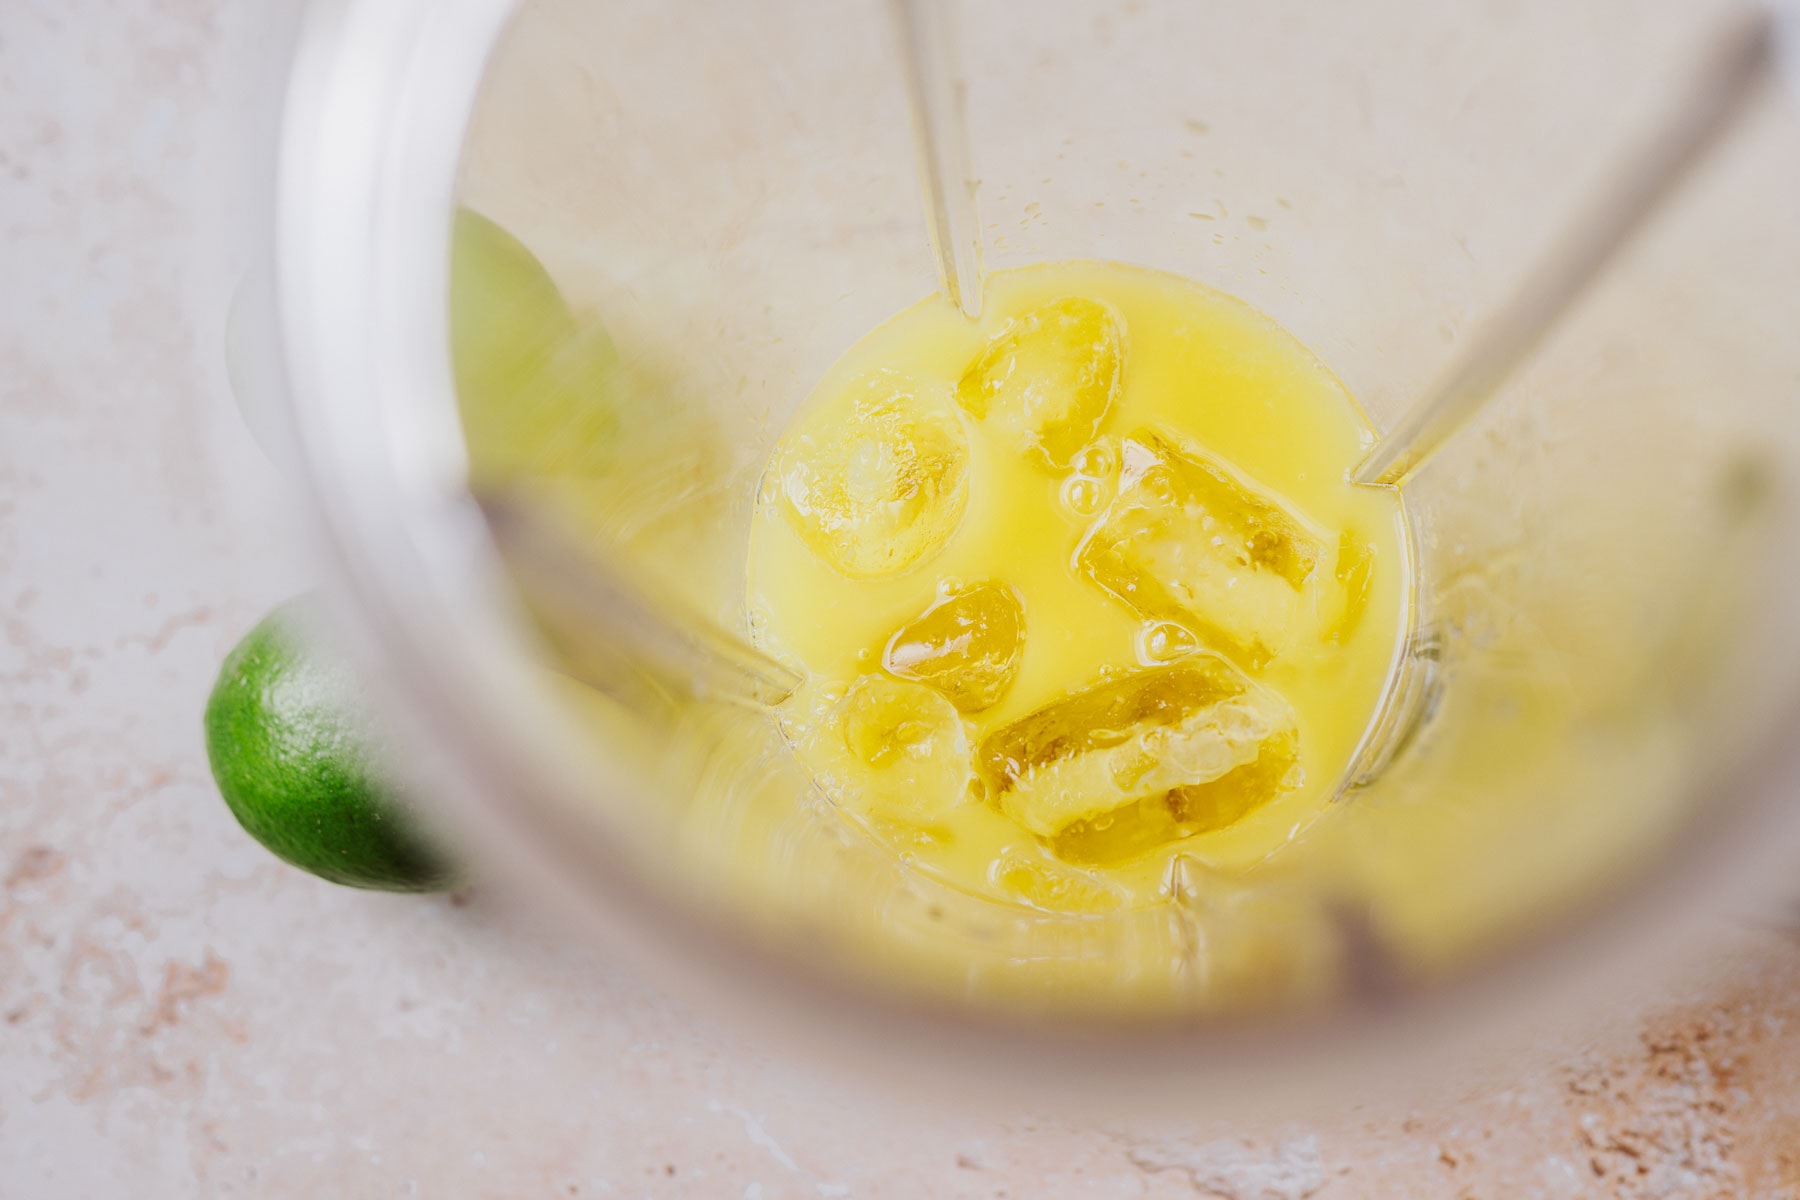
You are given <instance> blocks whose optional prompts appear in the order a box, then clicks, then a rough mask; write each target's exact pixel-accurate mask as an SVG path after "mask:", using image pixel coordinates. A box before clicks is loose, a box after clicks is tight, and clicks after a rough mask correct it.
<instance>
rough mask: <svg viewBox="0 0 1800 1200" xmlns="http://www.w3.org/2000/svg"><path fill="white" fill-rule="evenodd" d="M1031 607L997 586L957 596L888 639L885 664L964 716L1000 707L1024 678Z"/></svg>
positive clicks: (978, 587)
mask: <svg viewBox="0 0 1800 1200" xmlns="http://www.w3.org/2000/svg"><path fill="white" fill-rule="evenodd" d="M1024 649H1025V608H1024V605H1022V604H1021V603H1020V602H1019V595H1018V593H1017V592H1015V591H1013V589H1012V588H1010V587H1008V586H1007V585H1006V584H1004V583H995V582H992V581H989V582H986V583H978V584H975V585H974V586H973V587H967V588H960V589H957V590H954V591H951V592H950V593H949V594H948V595H946V596H945V597H944V598H943V599H941V600H939V601H938V602H937V603H935V604H933V605H932V606H931V607H929V608H927V609H926V610H925V611H924V612H922V613H920V614H919V615H918V616H916V617H914V618H913V619H912V620H910V621H908V622H907V623H906V624H904V625H902V626H901V627H900V628H899V629H898V630H897V631H895V633H894V636H893V637H891V638H889V639H888V643H887V648H886V650H884V651H883V652H882V656H881V665H882V666H884V667H886V668H887V670H888V672H889V673H890V674H892V675H895V676H898V677H899V678H901V679H911V680H914V681H916V682H918V683H923V684H926V685H928V686H930V687H933V688H936V689H937V690H938V691H940V692H942V693H943V694H944V695H945V696H948V697H949V698H950V702H951V703H952V704H954V705H956V707H957V708H959V709H961V710H962V711H963V712H966V713H972V712H980V711H981V710H982V709H984V708H991V707H992V706H993V705H995V704H997V703H999V701H1000V698H1001V697H1002V696H1004V695H1006V689H1008V688H1010V687H1011V686H1012V682H1013V680H1014V679H1015V678H1017V677H1018V674H1019V656H1020V655H1021V653H1023V651H1024Z"/></svg>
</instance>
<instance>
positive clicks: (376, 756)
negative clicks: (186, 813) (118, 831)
mask: <svg viewBox="0 0 1800 1200" xmlns="http://www.w3.org/2000/svg"><path fill="white" fill-rule="evenodd" d="M313 607H314V605H313V602H312V601H310V600H307V599H304V598H303V599H300V600H295V601H290V602H289V603H287V604H284V605H282V606H281V607H280V608H278V609H276V610H275V611H274V612H272V613H270V614H269V616H268V617H266V618H264V620H263V622H262V623H261V624H260V625H258V626H257V627H256V628H255V629H252V630H251V631H250V633H249V634H248V635H246V636H245V638H244V640H243V641H241V642H239V643H238V644H237V646H236V647H235V648H234V649H233V650H232V652H231V653H230V655H228V656H227V657H226V659H225V665H224V666H223V667H222V668H220V670H219V679H218V682H217V683H215V684H214V685H213V690H212V696H211V698H210V699H208V701H207V703H206V752H207V757H208V758H209V759H210V760H211V761H212V772H213V778H214V779H215V780H216V781H217V782H218V785H219V791H220V792H221V793H222V794H223V795H224V797H225V803H226V804H227V805H229V806H230V808H231V811H232V814H233V815H234V816H236V817H237V819H238V823H239V824H240V825H242V826H243V827H244V829H245V830H246V831H247V832H248V833H249V834H250V836H251V837H253V838H255V839H256V840H257V841H259V842H261V843H262V844H263V845H264V846H266V847H268V849H270V850H271V851H273V852H274V853H275V854H276V856H277V857H279V858H281V859H283V860H285V861H287V862H289V863H292V864H293V865H294V866H296V867H299V868H300V869H301V870H304V871H310V872H312V873H313V874H314V875H317V876H319V877H320V878H322V879H329V880H330V881H332V882H333V883H342V884H348V885H349V886H351V887H361V888H377V889H380V890H383V891H390V892H429V891H438V890H442V889H446V888H450V887H453V886H455V884H456V882H457V874H456V872H455V870H454V869H453V868H452V867H451V866H450V865H449V864H448V862H447V860H446V859H445V858H444V857H443V856H442V855H441V854H440V853H439V852H438V851H437V850H435V849H434V848H433V847H432V846H431V844H430V843H429V842H428V841H427V840H426V839H425V838H424V837H423V836H422V835H421V834H420V833H419V831H418V829H417V827H416V826H415V824H414V822H413V821H412V819H411V816H410V813H409V812H408V809H407V807H406V805H405V803H404V802H403V801H402V800H400V798H399V797H398V796H397V795H396V794H395V791H394V789H393V786H392V784H391V782H390V781H389V780H388V778H387V776H386V774H385V773H384V771H383V770H382V767H381V761H382V754H381V750H382V748H381V746H380V745H379V743H378V741H377V740H376V738H375V737H374V735H373V732H372V730H373V728H374V726H373V722H372V721H371V718H370V715H369V713H368V710H367V706H366V705H365V703H364V701H363V697H362V694H361V692H360V690H359V688H358V686H357V681H356V678H355V676H354V674H353V673H352V671H351V669H350V666H349V664H348V663H347V662H345V661H344V660H343V658H342V657H341V656H339V655H338V654H336V653H334V652H332V650H331V649H330V647H329V646H328V645H326V644H324V643H323V642H322V641H321V640H320V639H319V638H317V637H316V636H314V634H313V630H314V628H315V626H316V624H317V619H316V616H315V615H314V613H313Z"/></svg>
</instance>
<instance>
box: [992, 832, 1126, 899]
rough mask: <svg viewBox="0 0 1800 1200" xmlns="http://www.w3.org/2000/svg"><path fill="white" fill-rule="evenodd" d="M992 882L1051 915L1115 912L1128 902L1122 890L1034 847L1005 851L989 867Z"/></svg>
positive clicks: (1009, 894) (1011, 848) (1002, 889)
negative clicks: (1049, 912) (1053, 913)
mask: <svg viewBox="0 0 1800 1200" xmlns="http://www.w3.org/2000/svg"><path fill="white" fill-rule="evenodd" d="M988 881H989V882H990V883H992V884H993V885H994V886H995V887H996V888H998V889H999V890H1000V891H1001V892H1002V893H1004V894H1005V895H1008V896H1010V897H1012V898H1013V899H1015V900H1022V901H1024V902H1025V903H1026V904H1029V905H1031V906H1033V907H1034V908H1043V909H1048V910H1049V911H1051V912H1064V913H1103V912H1112V911H1114V910H1115V909H1117V908H1119V907H1121V906H1122V905H1123V904H1124V902H1125V895H1124V893H1123V892H1122V891H1121V889H1119V888H1118V887H1115V886H1114V885H1113V884H1110V883H1108V882H1106V881H1105V880H1103V879H1099V878H1096V877H1095V876H1093V875H1089V874H1088V873H1087V872H1085V871H1079V870H1075V869H1074V868H1072V867H1069V866H1068V865H1066V864H1064V863H1060V862H1058V861H1056V859H1054V858H1052V857H1051V856H1050V855H1048V854H1046V853H1044V851H1043V850H1041V849H1039V848H1038V847H1037V846H1035V845H1030V844H1028V845H1025V846H1008V847H1007V848H1006V849H1005V850H1003V851H1001V852H1000V854H999V855H998V856H997V857H996V858H995V859H994V861H993V863H992V864H991V865H990V866H989V867H988Z"/></svg>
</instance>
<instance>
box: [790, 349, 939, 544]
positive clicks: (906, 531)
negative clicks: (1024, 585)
mask: <svg viewBox="0 0 1800 1200" xmlns="http://www.w3.org/2000/svg"><path fill="white" fill-rule="evenodd" d="M777 471H778V473H779V475H780V479H781V491H782V495H783V497H784V498H785V500H786V502H787V503H786V505H785V508H786V511H787V516H788V519H789V521H790V522H792V524H793V526H794V528H795V529H796V530H798V531H799V533H800V536H801V537H803V538H804V539H805V540H806V543H807V545H808V546H810V547H811V548H812V550H813V552H814V553H816V554H818V555H819V557H821V558H823V559H824V560H825V561H826V562H828V563H830V564H831V565H832V566H833V567H835V568H836V569H837V570H838V571H839V572H841V573H842V574H844V575H846V576H848V577H850V578H851V579H884V578H888V577H890V576H894V575H899V574H901V573H903V572H905V571H908V570H911V569H913V568H914V567H917V566H919V565H920V564H921V563H923V562H924V561H925V560H926V559H928V558H930V557H931V556H932V555H934V554H936V553H937V552H938V551H939V550H941V549H942V548H943V547H944V544H945V543H946V542H948V541H949V540H950V538H951V536H952V535H953V534H954V533H955V532H956V528H957V525H958V524H959V523H960V522H961V521H962V516H963V511H964V510H965V509H966V508H967V507H968V502H969V443H968V436H967V434H965V433H964V431H963V427H962V422H961V421H960V420H959V419H958V418H957V416H956V413H955V411H954V409H953V407H952V406H951V404H950V403H949V397H948V395H947V393H946V389H945V388H944V387H943V385H941V384H933V383H928V382H924V381H919V380H914V379H911V378H909V377H907V376H905V375H902V374H900V373H899V372H895V371H886V370H883V371H876V372H873V373H871V374H868V375H865V376H862V377H860V378H858V379H856V380H855V381H853V382H852V383H851V384H850V385H849V386H848V387H846V388H844V389H843V390H842V391H841V392H839V393H838V394H836V395H834V396H832V397H831V398H830V399H829V400H827V401H826V402H825V403H823V404H821V405H819V406H818V407H816V408H815V409H814V410H813V411H812V412H811V413H810V414H808V416H807V418H806V419H805V421H804V422H803V423H802V424H801V425H800V426H799V427H798V428H796V429H795V430H794V431H793V432H792V433H790V434H789V435H788V436H787V438H786V439H785V440H784V441H783V444H782V446H781V449H780V452H779V454H778V465H777Z"/></svg>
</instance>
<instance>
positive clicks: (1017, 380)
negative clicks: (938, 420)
mask: <svg viewBox="0 0 1800 1200" xmlns="http://www.w3.org/2000/svg"><path fill="white" fill-rule="evenodd" d="M1123 343H1124V338H1123V336H1122V334H1121V333H1120V331H1119V319H1118V317H1117V316H1115V315H1114V313H1113V311H1112V309H1110V308H1108V307H1107V306H1106V305H1104V304H1100V303H1097V302H1095V301H1093V300H1084V299H1081V298H1080V297H1076V296H1070V297H1066V298H1064V299H1061V300H1056V301H1053V302H1051V303H1049V304H1046V305H1044V306H1043V307H1041V308H1034V309H1032V310H1031V311H1030V312H1028V313H1026V314H1025V315H1023V316H1021V317H1019V318H1017V319H1016V320H1014V321H1012V322H1011V323H1009V324H1008V325H1007V326H1006V328H1005V329H1003V330H1001V332H1000V334H999V336H997V337H996V338H994V340H993V341H991V342H989V343H988V344H987V348H986V349H984V350H983V351H982V352H981V354H980V356H979V357H977V358H976V359H975V361H974V363H972V364H971V365H970V366H969V369H968V370H967V371H966V372H964V373H963V377H962V382H960V383H959V384H957V387H956V398H957V399H958V400H959V401H961V402H962V406H963V407H964V408H965V409H967V410H968V411H969V414H970V415H971V416H973V417H974V418H975V419H976V420H978V421H982V422H984V423H986V424H987V425H988V426H989V427H990V428H992V429H995V430H997V431H999V433H1000V434H1001V436H1002V437H1004V438H1005V439H1006V441H1007V442H1008V443H1009V444H1011V445H1012V446H1013V448H1014V449H1016V450H1017V451H1018V452H1019V453H1020V454H1023V455H1024V456H1025V457H1026V458H1028V459H1029V460H1031V461H1032V462H1033V463H1035V464H1036V465H1037V466H1040V467H1043V468H1044V469H1046V470H1055V471H1060V470H1062V469H1064V468H1066V467H1067V466H1068V465H1069V463H1070V461H1071V460H1073V459H1074V457H1075V455H1076V454H1077V453H1079V452H1080V450H1081V448H1082V447H1083V446H1085V445H1087V444H1088V443H1089V442H1091V441H1093V440H1094V436H1095V435H1096V434H1098V433H1099V432H1100V423H1101V422H1102V421H1104V420H1105V419H1106V414H1107V412H1108V411H1109V410H1110V409H1111V408H1112V404H1113V399H1114V397H1115V396H1117V395H1118V391H1119V381H1120V379H1121V377H1122V376H1123V374H1124V364H1125V354H1124V346H1123Z"/></svg>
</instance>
